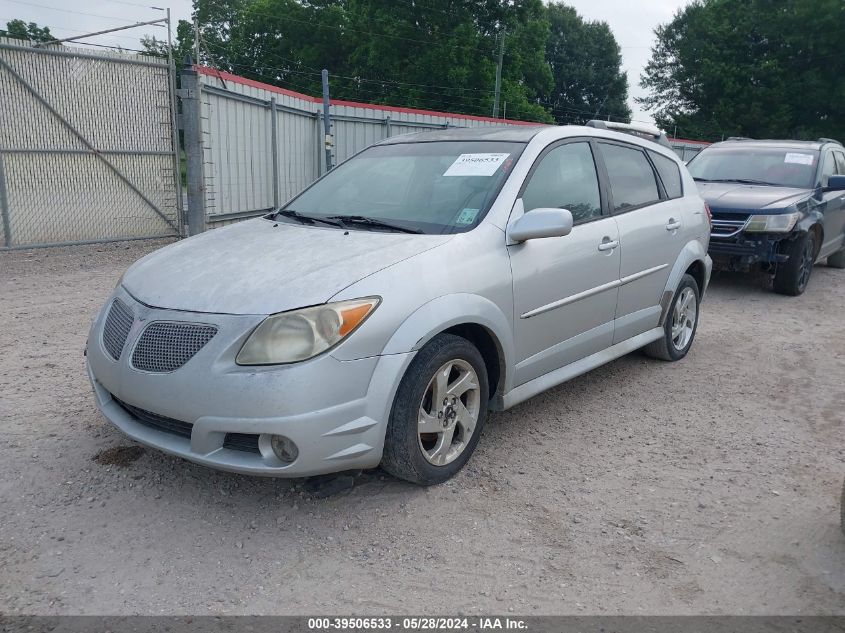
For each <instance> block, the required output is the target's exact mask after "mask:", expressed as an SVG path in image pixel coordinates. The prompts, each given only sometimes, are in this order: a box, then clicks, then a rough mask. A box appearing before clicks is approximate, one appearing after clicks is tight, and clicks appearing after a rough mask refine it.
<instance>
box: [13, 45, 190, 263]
mask: <svg viewBox="0 0 845 633" xmlns="http://www.w3.org/2000/svg"><path fill="white" fill-rule="evenodd" d="M174 98H175V96H174V89H173V82H172V76H171V74H170V68H169V66H168V64H167V62H166V61H162V60H159V59H156V58H152V57H144V56H140V55H128V54H125V53H113V52H104V53H92V52H90V51H88V50H83V49H74V48H68V47H65V46H51V47H50V48H38V47H37V46H36V45H31V44H28V43H23V42H18V41H16V40H8V39H3V38H0V215H2V222H0V249H9V248H30V247H33V246H47V245H59V244H79V243H88V242H107V241H116V240H126V239H144V238H153V237H168V236H177V235H179V234H180V233H181V223H182V222H181V215H182V214H181V207H182V194H181V178H180V175H179V173H180V170H179V155H178V152H177V151H176V150H175V148H178V136H177V133H176V128H175V126H174V122H175V120H176V113H175V109H174V107H175V104H174Z"/></svg>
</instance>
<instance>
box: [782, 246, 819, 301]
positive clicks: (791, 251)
mask: <svg viewBox="0 0 845 633" xmlns="http://www.w3.org/2000/svg"><path fill="white" fill-rule="evenodd" d="M786 255H788V256H789V259H787V260H786V261H785V262H782V263H780V264H778V267H777V270H776V271H775V281H774V290H775V292H777V293H780V294H782V295H790V296H793V297H797V296H798V295H800V294H802V293H803V292H804V291H805V290H806V289H807V284H808V283H809V282H810V275H811V274H812V273H813V264H814V263H815V261H816V238H815V235H814V234H813V232H812V231H808V232H807V233H803V234H801V235H800V236H799V237H798V238H797V239H795V240H793V241H791V242H789V243H788V244H787V248H786Z"/></svg>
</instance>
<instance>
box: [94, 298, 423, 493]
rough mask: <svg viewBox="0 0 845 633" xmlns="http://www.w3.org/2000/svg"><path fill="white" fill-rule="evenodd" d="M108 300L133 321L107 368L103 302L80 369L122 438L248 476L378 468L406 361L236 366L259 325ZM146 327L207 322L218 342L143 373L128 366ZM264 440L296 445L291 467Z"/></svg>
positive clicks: (396, 357) (328, 359)
mask: <svg viewBox="0 0 845 633" xmlns="http://www.w3.org/2000/svg"><path fill="white" fill-rule="evenodd" d="M115 296H116V297H118V298H120V299H121V301H123V302H124V303H126V304H127V305H129V306H131V309H132V311H133V314H134V316H135V320H134V322H133V326H132V328H131V329H130V332H129V335H128V337H127V339H126V343H125V345H124V348H123V352H122V354H121V355H120V358H119V360H117V361H115V360H113V358H112V357H111V356H110V355H109V354H108V353H107V352H106V351H105V349H104V346H103V342H102V330H103V324H104V321H105V317H106V315H107V313H108V305H110V304H111V301H109V303H108V304H107V308H106V309H104V310H103V311H102V313H101V315H100V316H99V317H98V318H97V320H96V321H95V323H94V325H93V326H92V329H91V334H90V335H89V340H88V346H87V353H86V355H87V358H86V365H87V369H88V375H89V378H90V380H91V384H92V386H93V388H94V393H95V394H96V398H97V404H98V406H99V408H100V410H101V411H102V413H103V415H104V416H105V417H106V418H107V419H109V420H110V421H111V422H112V423H113V424H114V425H115V426H117V427H118V428H119V429H120V430H121V431H123V432H124V433H125V434H126V435H128V436H129V437H131V438H133V439H134V440H136V441H138V442H140V443H142V444H146V445H148V446H151V447H154V448H157V449H159V450H162V451H164V452H167V453H170V454H172V455H177V456H179V457H184V458H185V459H188V460H190V461H193V462H196V463H199V464H203V465H205V466H210V467H212V468H217V469H221V470H227V471H232V472H238V473H245V474H252V475H264V476H275V477H305V476H311V475H317V474H324V473H330V472H338V471H343V470H351V469H359V468H371V467H375V466H377V465H378V463H379V462H380V461H381V454H382V449H383V445H384V434H385V430H386V426H387V420H388V417H389V414H390V407H391V404H392V402H393V396H394V394H395V390H396V388H397V386H398V381H399V379H400V378H401V376H402V375H403V374H404V370H405V368H406V367H407V364H408V363H409V362H410V360H411V358H412V356H413V353H408V354H393V355H386V356H373V357H369V358H363V359H360V360H353V361H341V360H337V359H336V358H334V357H333V356H331V354H323V355H322V356H318V357H316V358H314V359H311V360H309V361H305V362H302V363H296V364H292V365H283V366H275V367H239V366H237V365H236V364H235V363H234V357H235V355H236V354H237V351H238V350H239V349H240V347H241V345H242V344H243V341H244V339H245V338H246V336H247V335H248V334H249V332H251V331H252V329H253V328H254V327H255V325H257V324H258V323H259V322H260V321H261V319H262V318H263V317H262V316H249V315H247V316H242V315H216V314H215V315H209V314H198V313H188V312H181V311H173V310H162V309H156V308H149V307H147V306H144V305H143V304H140V303H138V302H137V301H135V300H134V298H132V297H131V296H130V295H129V294H128V293H127V292H126V291H125V290H124V289H123V288H119V289H118V290H117V291H116V293H115ZM152 321H179V322H197V323H204V324H209V323H211V324H213V325H215V326H216V327H217V328H218V333H217V335H215V337H214V338H212V339H211V341H209V342H208V344H206V346H205V347H203V348H202V349H201V350H200V351H199V352H197V353H196V355H195V356H194V357H193V358H191V359H190V360H189V361H188V362H187V363H185V365H183V366H182V367H180V368H179V369H177V370H175V371H173V372H170V373H151V372H145V371H140V370H138V369H135V368H134V367H133V366H132V363H131V360H130V359H131V357H132V350H133V348H134V346H135V344H136V343H137V341H138V338H139V336H140V333H141V331H142V330H143V328H144V326H145V325H146V324H147V323H149V322H152ZM125 405H129V406H125ZM135 409H139V410H143V412H145V413H149V414H151V415H150V416H146V415H141V414H138V413H137V411H135ZM150 417H153V418H154V419H159V418H163V419H165V420H170V421H172V422H173V423H174V425H181V426H180V428H181V429H182V430H183V431H184V432H183V433H181V434H180V433H177V432H173V431H172V430H167V429H170V427H171V426H174V425H170V424H165V425H162V424H151V423H150V419H149V418H150ZM231 434H238V436H240V437H245V436H249V437H251V438H252V439H253V440H254V441H253V442H252V443H251V444H250V442H246V444H247V446H248V448H244V447H243V446H241V448H232V446H233V445H237V443H233V442H231V441H228V438H230V437H232V435H231ZM270 435H284V436H286V437H288V438H289V439H291V440H292V441H293V442H294V443H295V444H296V445H297V448H298V449H299V455H298V457H297V459H296V460H295V461H294V462H293V463H291V464H285V463H283V462H281V461H280V460H279V459H278V458H276V456H275V455H274V454H273V452H272V449H271V448H270V442H269V436H270Z"/></svg>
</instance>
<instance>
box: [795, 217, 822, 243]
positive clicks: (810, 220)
mask: <svg viewBox="0 0 845 633" xmlns="http://www.w3.org/2000/svg"><path fill="white" fill-rule="evenodd" d="M816 225H818V227H819V230H820V231H821V232H822V240H824V216H823V215H822V214H821V212H820V211H819V210H818V209H810V210H809V211H807V213H806V215H805V216H804V217H803V218H801V219H800V220H798V224H796V225H795V228H794V229H792V231H793V233H796V232H797V233H806V232H808V231H809V230H810V229H811V228H812V227H813V226H816ZM819 246H821V244H819Z"/></svg>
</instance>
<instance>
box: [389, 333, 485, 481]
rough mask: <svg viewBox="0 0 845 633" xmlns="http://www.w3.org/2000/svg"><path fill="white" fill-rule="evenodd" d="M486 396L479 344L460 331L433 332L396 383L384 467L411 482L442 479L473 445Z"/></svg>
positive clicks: (459, 465)
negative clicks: (471, 341) (399, 381)
mask: <svg viewBox="0 0 845 633" xmlns="http://www.w3.org/2000/svg"><path fill="white" fill-rule="evenodd" d="M488 398H489V387H488V383H487V368H486V366H485V364H484V359H483V358H482V356H481V353H480V352H479V351H478V349H477V348H476V347H475V346H474V345H473V344H472V343H470V342H469V341H468V340H466V339H464V338H461V337H460V336H454V335H452V334H441V335H439V336H437V337H435V338H434V339H433V340H432V341H431V342H429V343H428V344H427V345H426V346H425V347H423V348H422V349H421V350H420V351H419V353H418V354H417V356H416V358H414V360H413V361H412V362H411V365H410V367H408V371H407V372H406V373H405V376H404V377H403V378H402V382H401V383H400V384H399V389H398V390H397V392H396V398H395V400H394V401H393V409H392V411H391V413H390V420H389V422H388V425H387V433H386V435H385V440H384V454H383V456H382V462H381V465H382V468H384V469H385V470H386V471H387V472H389V473H390V474H392V475H394V476H396V477H399V478H400V479H405V480H406V481H410V482H412V483H415V484H421V485H426V486H427V485H431V484H438V483H441V482H444V481H446V480H447V479H449V478H450V477H452V476H453V475H454V474H455V473H457V472H458V471H459V470H460V469H461V468H462V467H463V465H464V464H466V462H467V461H468V460H469V458H470V456H471V455H472V452H473V451H474V450H475V446H476V445H477V444H478V439H479V437H480V435H481V429H482V428H483V426H484V421H485V419H486V417H487V401H488Z"/></svg>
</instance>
